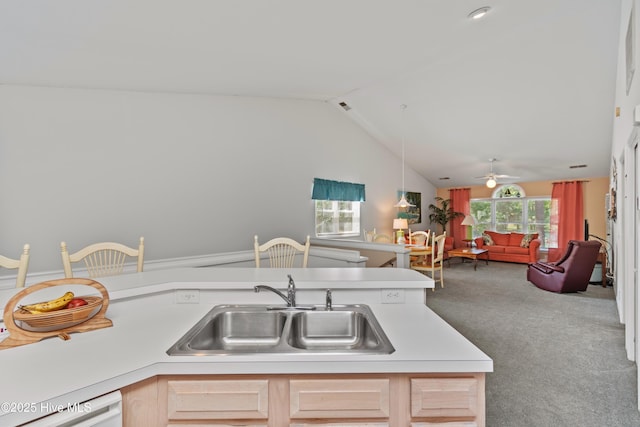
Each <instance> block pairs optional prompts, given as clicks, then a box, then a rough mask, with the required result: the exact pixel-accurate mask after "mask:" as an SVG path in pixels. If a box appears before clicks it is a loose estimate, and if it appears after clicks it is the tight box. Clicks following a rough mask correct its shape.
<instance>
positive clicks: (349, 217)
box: [316, 200, 360, 237]
mask: <svg viewBox="0 0 640 427" xmlns="http://www.w3.org/2000/svg"><path fill="white" fill-rule="evenodd" d="M359 234H360V202H344V201H337V200H316V236H317V237H329V236H357V235H359Z"/></svg>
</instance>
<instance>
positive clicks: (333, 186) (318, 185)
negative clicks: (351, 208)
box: [311, 178, 365, 202]
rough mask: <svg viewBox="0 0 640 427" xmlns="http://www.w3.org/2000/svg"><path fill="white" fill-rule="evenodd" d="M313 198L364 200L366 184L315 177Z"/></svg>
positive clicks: (349, 200)
mask: <svg viewBox="0 0 640 427" xmlns="http://www.w3.org/2000/svg"><path fill="white" fill-rule="evenodd" d="M311 198H312V199H313V200H340V201H343V202H344V201H346V202H364V201H365V196H364V184H354V183H351V182H341V181H330V180H328V179H320V178H314V179H313V194H312V195H311Z"/></svg>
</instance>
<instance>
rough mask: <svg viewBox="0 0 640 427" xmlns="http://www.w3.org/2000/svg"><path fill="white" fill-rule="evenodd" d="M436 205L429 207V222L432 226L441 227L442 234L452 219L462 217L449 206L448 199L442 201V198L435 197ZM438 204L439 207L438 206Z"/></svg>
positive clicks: (461, 214) (460, 213)
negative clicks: (434, 224) (437, 225)
mask: <svg viewBox="0 0 640 427" xmlns="http://www.w3.org/2000/svg"><path fill="white" fill-rule="evenodd" d="M435 199H436V204H433V203H432V204H430V205H429V211H430V212H431V213H430V214H429V222H430V223H431V224H433V223H434V222H435V223H436V224H439V225H440V226H441V227H442V232H444V231H445V230H446V229H447V223H448V222H449V221H451V220H452V219H455V218H458V217H459V216H464V214H463V213H462V212H455V211H454V210H453V208H452V207H451V206H450V205H451V200H450V199H443V198H442V197H438V196H436V198H435ZM438 203H440V206H438Z"/></svg>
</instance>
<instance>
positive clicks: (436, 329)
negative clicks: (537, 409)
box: [0, 268, 493, 425]
mask: <svg viewBox="0 0 640 427" xmlns="http://www.w3.org/2000/svg"><path fill="white" fill-rule="evenodd" d="M187 270H189V271H182V270H166V271H153V272H150V273H137V274H131V275H126V276H120V277H113V278H109V279H103V280H100V283H102V284H103V285H105V287H107V289H109V292H110V297H111V295H114V296H116V295H118V294H119V296H118V298H116V299H114V303H112V304H111V305H110V306H109V309H108V311H107V313H106V314H107V317H108V318H109V319H111V320H112V321H113V327H110V328H104V329H99V330H94V331H90V332H85V333H76V334H72V335H71V339H70V340H68V341H62V340H60V339H58V338H49V339H45V340H43V341H40V342H38V343H33V344H29V345H25V346H20V347H15V348H11V349H5V350H2V351H0V363H1V364H2V367H3V369H2V371H1V372H2V379H1V380H0V384H1V385H0V402H9V403H12V402H15V403H18V402H22V403H29V404H33V405H32V406H31V407H32V408H36V409H37V410H38V412H39V413H38V414H33V413H26V412H24V411H18V412H14V413H5V412H6V411H5V407H0V424H2V425H9V424H15V423H21V422H25V421H28V420H29V419H33V418H35V417H36V416H40V415H42V414H43V413H46V412H47V411H46V409H47V408H49V407H53V405H60V404H62V405H64V406H66V405H67V404H74V403H79V402H82V401H85V400H87V399H90V398H92V397H95V396H98V395H101V394H104V393H107V392H110V391H112V390H116V389H119V388H121V387H124V386H126V385H128V384H131V383H134V382H137V381H140V380H143V379H145V378H149V377H151V376H154V375H162V374H293V373H374V372H405V373H406V372H491V371H492V370H493V362H492V360H491V359H490V358H489V357H488V356H487V355H486V354H484V353H483V352H482V351H481V350H479V349H478V348H476V347H475V346H474V345H473V344H472V343H470V342H469V341H468V340H467V339H466V338H464V337H463V336H462V335H461V334H459V333H458V332H456V331H455V330H454V329H453V328H452V327H451V326H449V325H448V324H447V323H446V322H444V321H443V320H442V319H441V318H440V317H438V316H437V315H436V314H435V313H433V312H432V311H431V310H430V309H429V308H427V307H426V306H424V305H423V304H419V303H413V304H369V305H370V307H371V308H372V310H373V312H374V314H375V316H376V318H377V319H378V322H379V323H380V325H381V326H382V328H383V329H384V331H385V333H386V334H387V336H388V338H389V340H390V341H391V343H392V344H393V346H394V348H395V352H394V353H392V354H389V355H322V354H260V355H238V356H228V355H227V356H168V355H167V354H166V350H167V349H168V348H169V347H171V345H173V344H174V343H175V342H176V341H177V340H178V339H179V338H180V337H181V336H182V335H184V333H186V332H187V331H188V330H189V329H190V328H191V326H193V325H194V324H195V323H196V322H197V321H198V320H200V319H201V318H202V317H203V316H204V315H205V314H206V313H207V312H208V311H209V310H211V308H212V307H213V305H215V304H234V303H255V301H252V302H247V301H246V299H247V296H248V295H249V294H248V293H247V290H246V289H244V288H245V287H246V286H250V288H249V289H252V287H253V285H255V284H256V280H259V283H266V284H270V285H272V286H273V285H277V286H275V287H278V288H285V287H286V274H287V273H284V279H283V278H282V276H283V272H282V270H271V269H260V270H258V269H253V268H248V269H225V268H218V269H187ZM192 270H195V271H192ZM314 270H315V271H314ZM321 270H322V271H321ZM354 270H356V271H354ZM358 270H359V271H358ZM289 273H290V274H292V276H293V277H294V279H295V281H296V285H297V286H298V287H299V289H312V288H323V289H324V288H327V287H330V288H332V289H336V290H337V292H336V293H334V295H337V296H338V297H342V296H344V298H347V296H348V295H350V294H349V293H347V292H342V293H341V289H347V288H352V287H354V286H357V287H359V288H361V289H362V288H369V289H376V288H385V287H394V288H403V287H406V288H411V287H421V288H425V287H428V286H426V285H428V284H429V283H430V284H431V285H433V283H432V282H429V281H428V280H427V281H425V280H423V279H422V277H424V276H422V275H420V274H419V273H416V272H412V271H410V270H402V269H395V268H394V269H352V268H345V269H307V270H303V269H300V270H294V271H291V272H289ZM412 273H416V274H418V276H415V275H414V274H412ZM256 275H257V276H256ZM163 277H164V279H163ZM314 278H315V279H317V282H316V281H314ZM363 279H366V280H363ZM314 282H315V283H314ZM329 284H330V285H331V286H327V285H329ZM181 286H182V287H184V288H185V289H195V288H209V289H211V288H215V289H216V292H215V293H213V294H212V295H214V299H213V300H208V301H207V302H206V303H204V302H202V301H201V303H200V304H176V303H174V301H173V298H172V294H171V293H169V292H168V291H169V290H170V288H173V289H175V288H180V287H181ZM238 286H241V288H242V289H241V290H238ZM145 290H146V291H147V293H148V296H142V293H143V292H144V291H145ZM165 291H167V292H165ZM372 292H373V291H372ZM376 292H379V290H378V291H376ZM301 293H303V292H301ZM133 294H135V295H134V296H137V297H132V295H133ZM251 295H255V296H256V297H260V296H262V297H263V298H265V301H264V303H265V304H271V303H274V302H278V301H279V300H278V298H277V296H275V295H273V294H271V299H268V298H269V294H263V293H260V294H251ZM123 298H124V299H123ZM273 298H275V299H273ZM118 299H120V301H118ZM267 299H268V300H267ZM5 302H6V301H5ZM358 302H359V301H339V302H337V301H335V299H334V303H335V304H353V303H358ZM316 303H322V301H316ZM34 415H35V416H34Z"/></svg>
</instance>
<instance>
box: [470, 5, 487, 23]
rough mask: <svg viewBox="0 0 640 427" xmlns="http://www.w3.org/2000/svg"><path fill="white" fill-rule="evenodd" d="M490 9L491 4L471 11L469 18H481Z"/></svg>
mask: <svg viewBox="0 0 640 427" xmlns="http://www.w3.org/2000/svg"><path fill="white" fill-rule="evenodd" d="M490 10H491V8H490V7H489V6H484V7H481V8H479V9H476V10H474V11H473V12H471V13H470V14H469V15H468V17H469V19H473V20H476V19H480V18H482V17H483V16H485V15H486V14H487V13H489V11H490Z"/></svg>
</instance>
